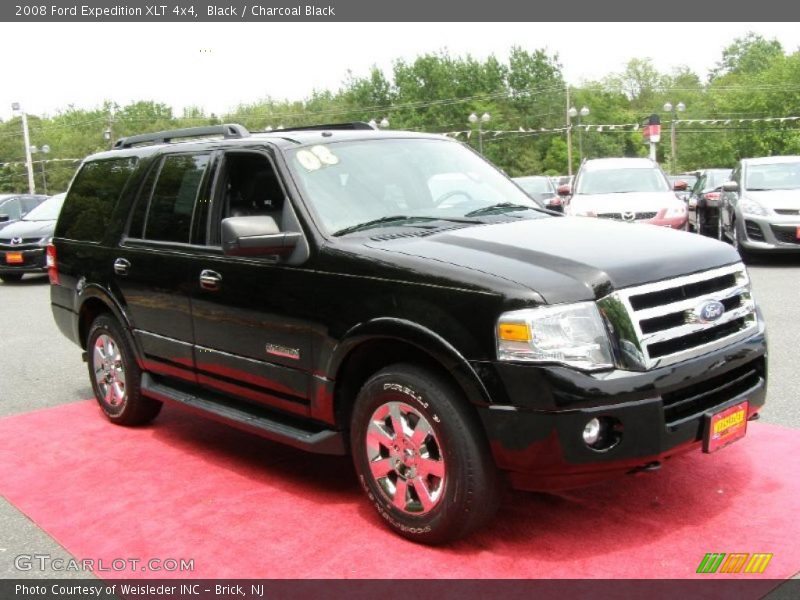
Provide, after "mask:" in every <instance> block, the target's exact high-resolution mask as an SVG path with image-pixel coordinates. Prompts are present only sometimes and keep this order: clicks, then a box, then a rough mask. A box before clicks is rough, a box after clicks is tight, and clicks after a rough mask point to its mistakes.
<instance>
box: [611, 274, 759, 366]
mask: <svg viewBox="0 0 800 600" xmlns="http://www.w3.org/2000/svg"><path fill="white" fill-rule="evenodd" d="M710 301H716V302H719V303H721V304H722V307H723V308H724V311H723V312H722V314H721V315H720V316H718V317H717V318H716V319H713V320H705V319H703V318H702V316H701V311H702V308H703V307H704V306H706V305H707V303H708V302H710ZM598 305H599V307H600V309H601V311H602V313H603V314H604V315H605V317H606V319H607V320H608V322H609V326H610V329H611V331H612V333H613V335H614V336H615V337H616V341H617V343H618V346H619V348H620V349H621V352H622V354H623V355H624V356H623V357H621V362H623V363H625V366H627V367H631V368H637V369H639V370H646V369H653V368H656V367H662V366H665V365H670V364H673V363H677V362H680V361H682V360H687V359H689V358H693V357H695V356H699V355H701V354H705V353H706V352H711V351H712V350H716V349H718V348H721V347H723V346H726V345H728V344H730V343H732V342H734V341H737V340H739V339H743V338H744V337H747V336H748V335H751V334H752V333H753V331H754V330H755V328H756V327H757V323H756V313H755V303H754V302H753V298H752V296H751V294H750V280H749V278H748V276H747V272H746V271H745V269H744V267H743V266H742V265H741V264H736V265H731V266H728V267H723V268H720V269H714V270H712V271H706V272H703V273H695V274H693V275H686V276H683V277H677V278H675V279H669V280H666V281H658V282H655V283H649V284H645V285H641V286H637V287H634V288H627V289H624V290H619V291H617V292H614V293H613V294H611V295H609V296H606V297H605V298H603V299H601V300H600V301H599V302H598Z"/></svg>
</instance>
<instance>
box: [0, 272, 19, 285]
mask: <svg viewBox="0 0 800 600" xmlns="http://www.w3.org/2000/svg"><path fill="white" fill-rule="evenodd" d="M0 279H2V280H3V281H4V282H5V283H14V282H17V281H21V280H22V273H6V274H5V275H0Z"/></svg>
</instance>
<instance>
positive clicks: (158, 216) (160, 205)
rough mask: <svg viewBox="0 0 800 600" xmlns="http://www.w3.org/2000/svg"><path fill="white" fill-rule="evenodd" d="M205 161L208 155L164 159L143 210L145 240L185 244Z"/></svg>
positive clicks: (184, 155) (207, 159)
mask: <svg viewBox="0 0 800 600" xmlns="http://www.w3.org/2000/svg"><path fill="white" fill-rule="evenodd" d="M208 161H209V155H208V154H199V155H198V154H195V155H190V154H176V155H171V156H167V157H166V158H165V159H164V163H163V165H162V167H161V172H160V173H159V176H158V181H157V182H156V186H155V189H154V190H153V198H152V200H151V201H150V208H149V210H148V211H147V220H146V224H145V232H144V237H145V238H146V239H149V240H157V241H165V242H183V243H188V242H189V235H190V231H191V225H192V212H193V210H194V205H195V201H196V200H197V194H198V191H199V190H200V184H201V183H202V181H203V174H204V173H205V170H206V166H207V165H208Z"/></svg>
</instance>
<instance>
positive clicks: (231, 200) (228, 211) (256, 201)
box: [209, 152, 286, 245]
mask: <svg viewBox="0 0 800 600" xmlns="http://www.w3.org/2000/svg"><path fill="white" fill-rule="evenodd" d="M218 189H219V192H220V197H219V198H218V199H219V202H218V203H217V204H218V208H217V210H216V214H217V222H218V223H219V222H221V221H222V219H225V218H228V217H248V216H267V217H272V218H273V219H275V223H276V224H277V225H278V227H280V228H282V227H283V208H284V202H285V196H286V194H285V192H284V190H283V187H282V186H281V183H280V181H279V179H278V175H277V173H276V172H275V169H274V167H273V166H272V163H271V162H270V161H269V160H267V158H266V157H265V156H263V155H261V154H254V153H235V152H232V153H228V154H226V155H225V160H224V165H223V171H222V177H221V185H220V187H219V188H218ZM209 243H211V244H212V245H218V244H219V243H220V225H219V224H217V225H216V226H215V227H213V228H212V232H211V239H210V240H209Z"/></svg>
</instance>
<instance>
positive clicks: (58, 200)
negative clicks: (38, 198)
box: [22, 194, 66, 221]
mask: <svg viewBox="0 0 800 600" xmlns="http://www.w3.org/2000/svg"><path fill="white" fill-rule="evenodd" d="M65 197H66V194H58V195H56V196H53V197H52V198H48V199H47V200H45V201H44V202H42V203H41V204H40V205H39V206H37V207H36V208H34V209H33V210H31V212H29V213H28V214H27V215H25V217H24V218H23V219H22V220H23V221H55V220H56V219H58V213H60V212H61V205H62V204H64V198H65Z"/></svg>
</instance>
